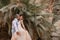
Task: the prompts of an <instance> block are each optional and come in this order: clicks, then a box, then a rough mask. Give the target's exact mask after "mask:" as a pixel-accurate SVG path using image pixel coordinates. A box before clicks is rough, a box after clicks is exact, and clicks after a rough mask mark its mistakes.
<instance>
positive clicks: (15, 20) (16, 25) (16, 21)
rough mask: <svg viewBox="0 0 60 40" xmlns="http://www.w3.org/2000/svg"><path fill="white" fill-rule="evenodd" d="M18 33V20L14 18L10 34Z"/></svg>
mask: <svg viewBox="0 0 60 40" xmlns="http://www.w3.org/2000/svg"><path fill="white" fill-rule="evenodd" d="M17 31H18V19H17V18H15V19H14V20H13V21H12V34H14V33H15V32H17Z"/></svg>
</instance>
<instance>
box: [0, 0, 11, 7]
mask: <svg viewBox="0 0 60 40" xmlns="http://www.w3.org/2000/svg"><path fill="white" fill-rule="evenodd" d="M9 3H10V0H0V8H2V7H3V6H6V5H8V4H9Z"/></svg>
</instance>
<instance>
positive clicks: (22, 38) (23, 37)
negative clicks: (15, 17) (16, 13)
mask: <svg viewBox="0 0 60 40" xmlns="http://www.w3.org/2000/svg"><path fill="white" fill-rule="evenodd" d="M22 19H23V16H22V15H20V21H19V22H18V30H19V31H18V32H17V33H16V32H15V33H14V34H13V36H12V38H11V40H32V39H31V37H30V35H29V33H28V31H27V30H26V29H25V27H24V24H23V20H22Z"/></svg>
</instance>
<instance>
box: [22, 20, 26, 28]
mask: <svg viewBox="0 0 60 40" xmlns="http://www.w3.org/2000/svg"><path fill="white" fill-rule="evenodd" d="M21 24H22V26H23V28H24V29H26V28H25V26H24V23H23V20H21Z"/></svg>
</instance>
